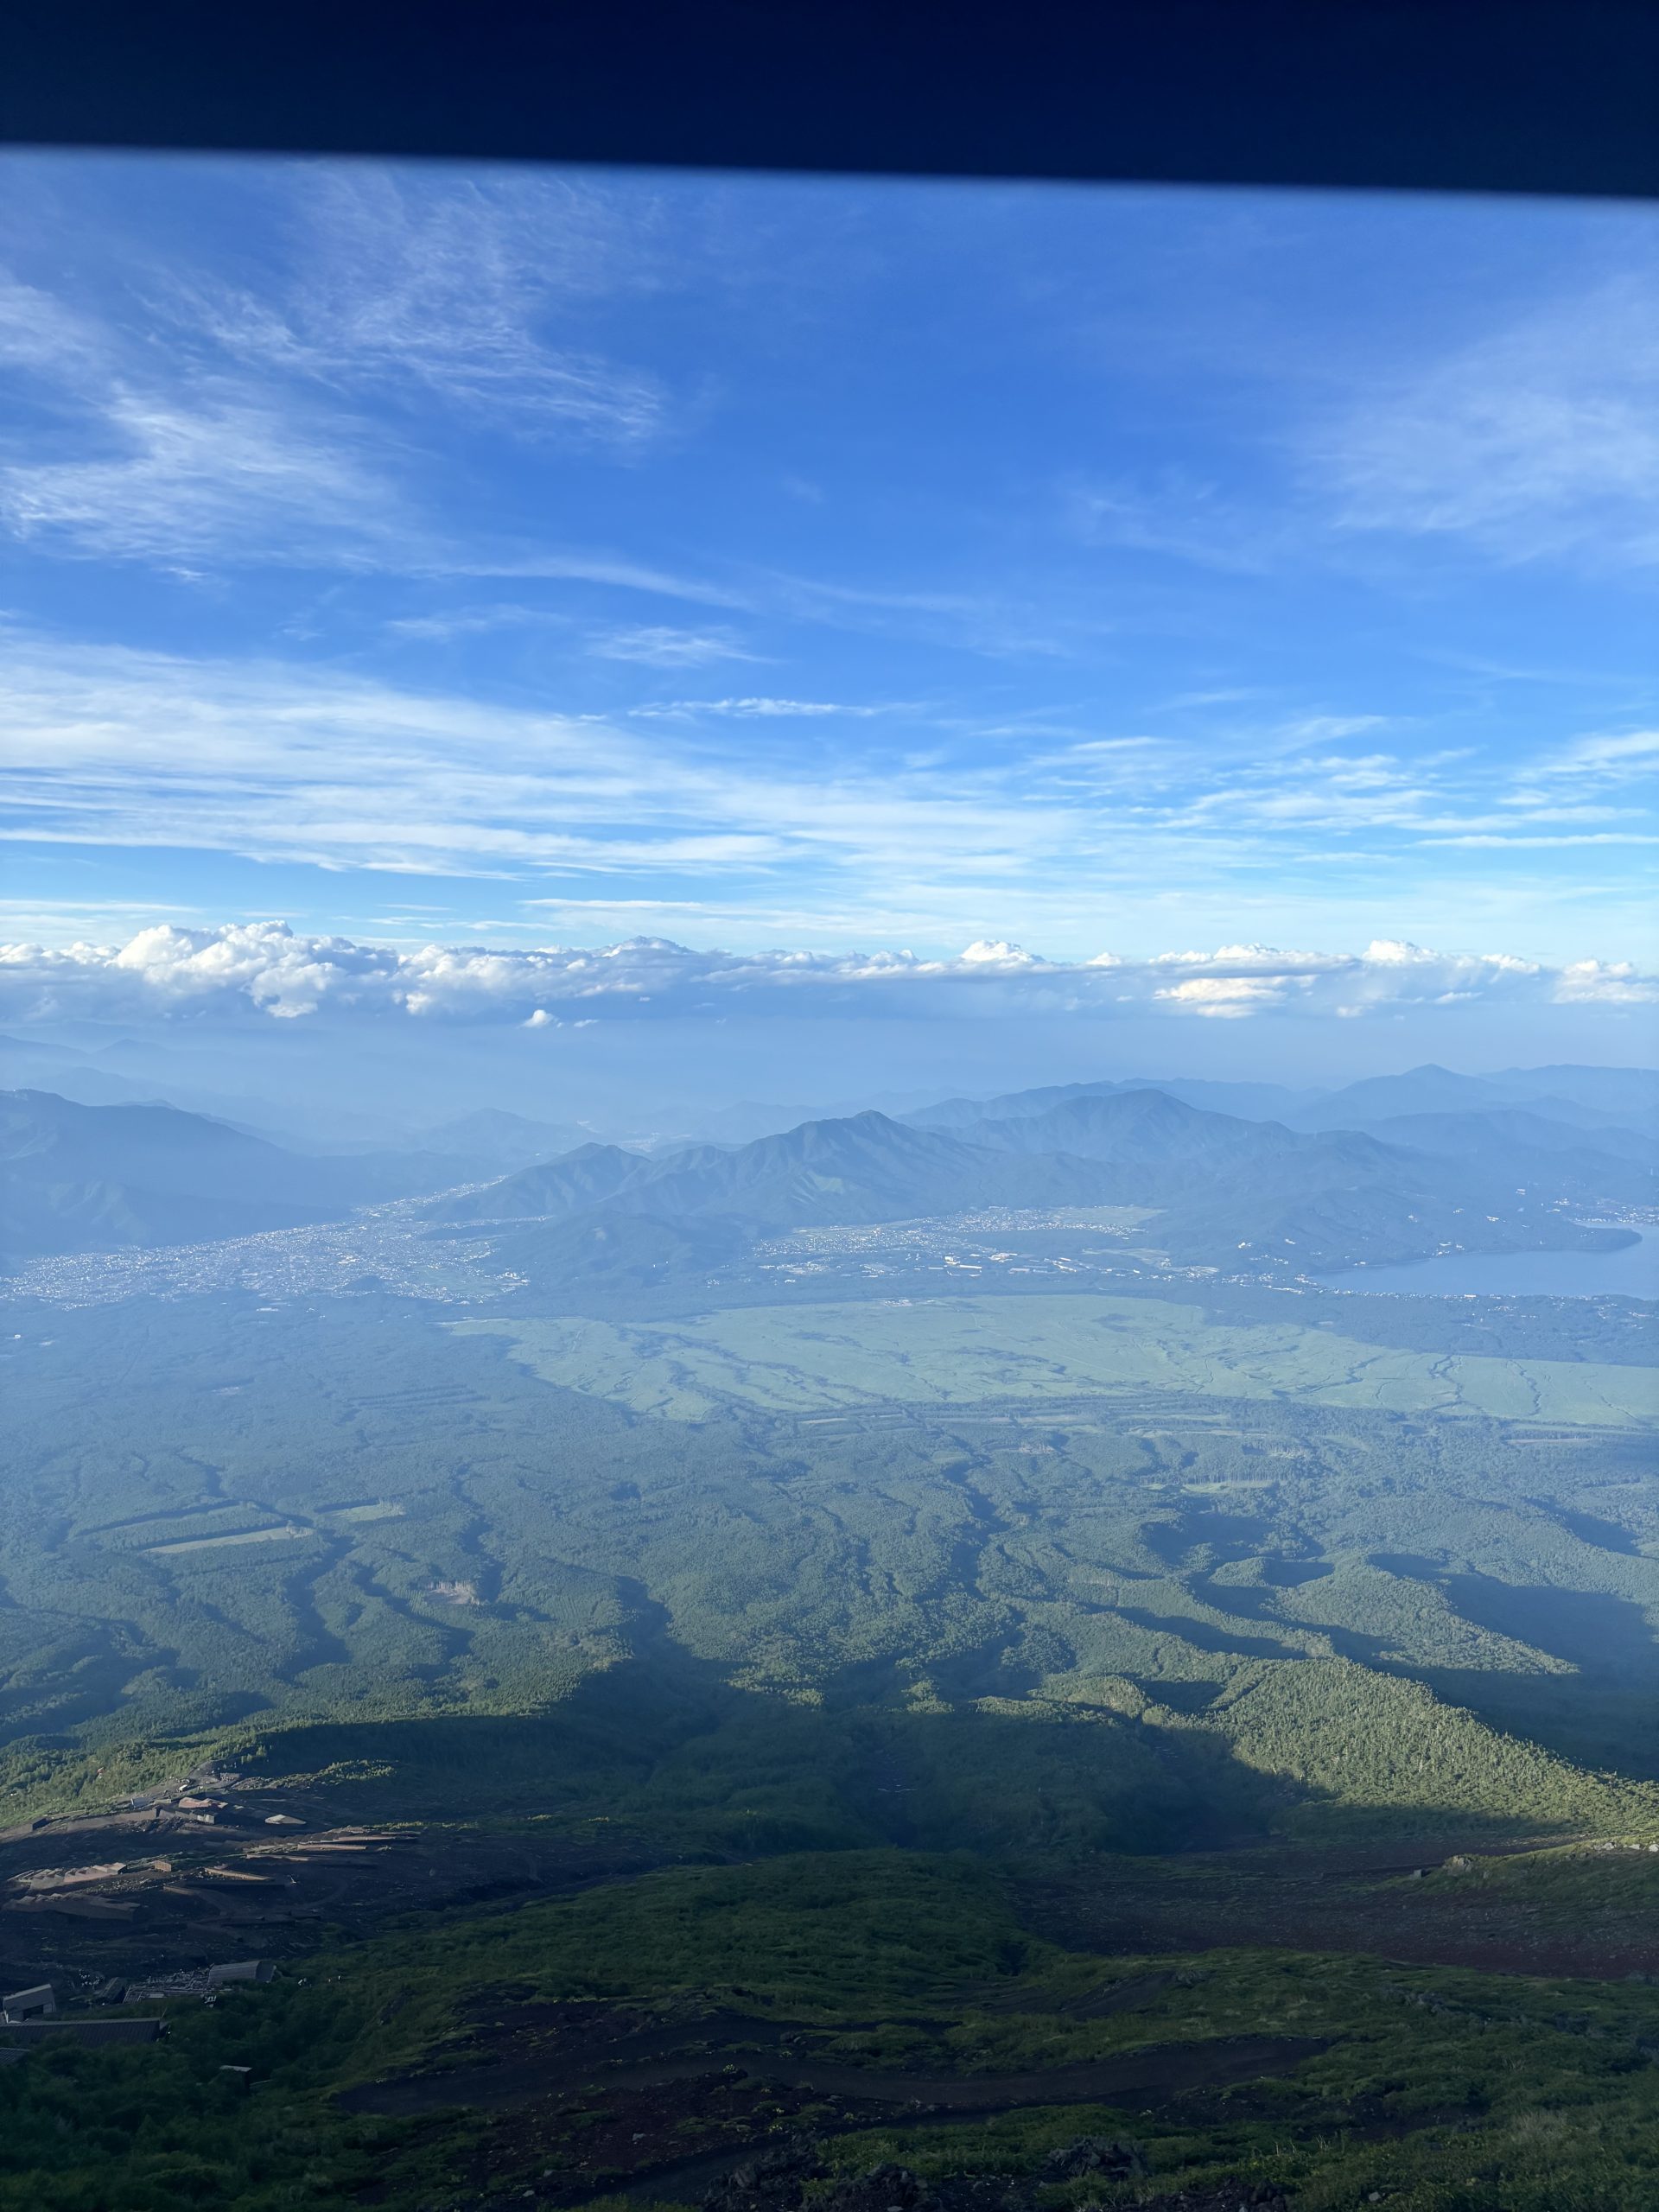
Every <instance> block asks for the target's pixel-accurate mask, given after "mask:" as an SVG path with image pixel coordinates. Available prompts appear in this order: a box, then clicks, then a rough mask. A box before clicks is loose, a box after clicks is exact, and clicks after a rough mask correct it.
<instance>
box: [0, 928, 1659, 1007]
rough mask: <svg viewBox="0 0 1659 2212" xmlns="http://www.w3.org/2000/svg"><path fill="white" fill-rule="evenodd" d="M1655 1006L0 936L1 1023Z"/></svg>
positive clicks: (1101, 963) (1602, 979)
mask: <svg viewBox="0 0 1659 2212" xmlns="http://www.w3.org/2000/svg"><path fill="white" fill-rule="evenodd" d="M1478 1004H1479V1005H1493V1004H1497V1005H1499V1006H1510V1007H1517V1008H1522V1009H1525V1008H1529V1007H1530V1008H1533V1009H1542V1008H1546V1007H1568V1006H1570V1007H1604V1008H1607V1009H1623V1008H1637V1007H1652V1006H1656V1005H1659V976H1655V975H1651V974H1643V973H1640V972H1638V971H1637V969H1635V968H1634V967H1633V966H1631V965H1630V964H1629V963H1618V964H1609V963H1599V962H1595V961H1583V962H1578V963H1573V964H1571V965H1569V966H1567V967H1565V968H1549V967H1546V966H1543V965H1541V964H1540V963H1535V962H1530V961H1524V960H1520V959H1517V958H1515V957H1513V956H1506V955H1503V954H1486V955H1479V956H1475V955H1456V954H1446V953H1440V952H1433V951H1430V950H1426V949H1425V948H1424V947H1422V946H1420V945H1414V944H1399V943H1390V942H1387V941H1379V942H1377V943H1376V944H1371V945H1370V946H1369V947H1367V949H1366V950H1364V951H1363V953H1359V954H1357V955H1351V956H1343V955H1340V954H1334V953H1319V952H1287V951H1281V950H1274V949H1273V948H1271V947H1268V946H1264V945H1224V946H1222V947H1220V948H1219V949H1218V950H1215V951H1213V952H1207V953H1206V952H1196V951H1186V952H1169V953H1164V954H1161V955H1158V956H1155V957H1153V958H1150V959H1128V958H1124V957H1121V956H1118V955H1115V954H1112V953H1101V954H1097V955H1096V956H1095V957H1093V958H1092V959H1090V960H1086V961H1074V962H1065V961H1052V960H1046V959H1043V958H1041V957H1039V956H1038V955H1036V954H1033V953H1030V952H1027V951H1026V950H1023V949H1021V948H1020V947H1019V946H1017V945H1010V944H988V943H979V944H971V945H969V946H968V947H967V948H966V949H965V950H963V951H962V952H961V953H959V954H957V955H956V956H954V957H950V958H946V959H920V958H918V957H917V956H916V955H915V954H913V953H910V952H902V951H899V952H894V951H888V952H872V953H823V952H805V951H776V950H775V951H769V952H759V953H732V952H724V951H695V950H691V949H690V948H689V947H688V946H685V945H681V944H672V943H671V942H670V941H669V940H667V939H666V938H631V939H629V940H627V941H626V942H623V943H620V944H609V945H602V946H597V947H589V948H573V947H564V946H553V945H549V946H541V947H537V948H533V949H525V948H512V949H499V948H497V949H488V950H486V949H485V948H482V947H478V946H471V945H468V946H459V947H457V946H453V945H439V944H428V945H422V946H418V947H414V948H409V947H400V946H395V945H386V944H363V943H359V942H356V941H353V939H350V938H340V937H307V936H302V935H300V934H297V933H296V932H295V931H293V930H291V929H290V928H289V927H288V925H286V924H283V923H280V922H267V923H257V924H251V925H248V924H230V925H222V926H220V927H219V928H215V929H197V930H185V929H179V928H176V927H174V926H171V925H157V926H155V927H152V928H150V929H147V930H143V931H140V932H138V933H137V935H136V936H134V937H133V938H130V940H129V941H128V942H127V943H125V944H120V945H104V946H98V945H90V944H76V945H71V946H66V947H55V948H48V947H46V946H41V945H28V944H12V945H0V1019H4V1020H10V1021H14V1022H16V1023H17V1024H19V1025H20V1026H22V1027H43V1026H44V1027H49V1026H50V1025H52V1024H54V1023H56V1022H60V1021H64V1020H80V1021H86V1020H91V1021H98V1022H104V1023H120V1022H123V1021H130V1022H151V1021H155V1020H158V1019H159V1020H186V1021H188V1022H190V1023H193V1024H196V1025H200V1023H201V1022H202V1021H204V1020H207V1021H213V1020H215V1019H217V1020H221V1021H231V1022H236V1021H239V1020H245V1019H246V1018H247V1017H249V1016H251V1015H257V1016H267V1017H270V1018H271V1019H273V1020H280V1021H302V1020H309V1019H318V1020H323V1021H325V1022H329V1023H334V1022H340V1021H343V1022H345V1023H346V1024H348V1025H352V1026H356V1025H360V1024H361V1023H362V1022H364V1021H374V1020H385V1019H388V1018H391V1019H397V1018H403V1019H410V1018H414V1019H417V1020H436V1021H440V1022H455V1023H483V1024H493V1025H497V1026H501V1025H508V1024H518V1025H521V1026H523V1027H527V1028H532V1029H538V1028H550V1027H561V1026H573V1027H583V1026H588V1025H590V1024H592V1023H594V1022H595V1021H617V1020H625V1021H626V1020H632V1021H642V1020H643V1021H662V1020H688V1019H689V1020H698V1021H702V1022H705V1023H711V1024H717V1023H720V1022H723V1021H725V1020H728V1019H731V1018H734V1017H743V1018H756V1017H759V1018H761V1019H765V1018H766V1017H767V1016H769V1015H783V1016H792V1017H799V1016H801V1015H803V1014H806V1015H811V1014H833V1015H835V1016H838V1017H842V1018H845V1017H847V1016H849V1015H851V1016H855V1017H865V1016H876V1017H882V1016H899V1017H916V1018H927V1017H929V1016H932V1015H943V1016H947V1017H957V1018H960V1017H962V1016H964V1015H969V1016H971V1015H982V1016H986V1017H988V1018H995V1017H996V1016H998V1015H1020V1016H1029V1015H1033V1014H1037V1015H1040V1016H1044V1017H1047V1018H1051V1019H1062V1020H1063V1019H1064V1018H1065V1016H1067V1015H1084V1014H1086V1015H1091V1016H1094V1017H1096V1019H1098V1018H1101V1017H1105V1018H1107V1019H1110V1018H1111V1017H1112V1016H1113V1015H1114V1014H1126V1013H1127V1014H1147V1013H1151V1014H1166V1015H1171V1016H1175V1017H1182V1016H1185V1017H1188V1018H1192V1017H1198V1018H1200V1019H1206V1020H1216V1019H1222V1020H1247V1019H1250V1018H1252V1017H1274V1016H1279V1017H1284V1016H1300V1017H1303V1018H1309V1017H1314V1018H1318V1017H1323V1018H1325V1019H1327V1020H1329V1019H1332V1018H1337V1019H1345V1020H1353V1019H1359V1018H1363V1017H1365V1016H1367V1015H1373V1014H1388V1013H1391V1012H1398V1011H1399V1010H1400V1009H1402V1008H1404V1007H1412V1008H1422V1007H1460V1006H1474V1005H1478Z"/></svg>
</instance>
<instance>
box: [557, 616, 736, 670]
mask: <svg viewBox="0 0 1659 2212" xmlns="http://www.w3.org/2000/svg"><path fill="white" fill-rule="evenodd" d="M588 652H590V653H596V654H597V655H598V656H599V658H601V660H622V661H632V662H635V663H637V664H638V665H639V666H640V667H642V668H708V667H709V666H711V665H712V664H714V663H715V662H717V661H726V660H755V659H758V658H760V656H759V655H758V654H755V653H752V652H749V651H748V649H747V647H746V646H745V645H741V643H740V642H739V640H738V639H736V638H735V637H734V635H733V633H732V632H731V631H729V630H677V629H675V628H674V627H672V626H671V625H670V624H667V623H662V622H641V623H634V624H632V625H629V626H626V627H624V628H621V629H618V630H609V631H605V632H601V634H600V635H598V636H596V637H594V638H590V639H588Z"/></svg>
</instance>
